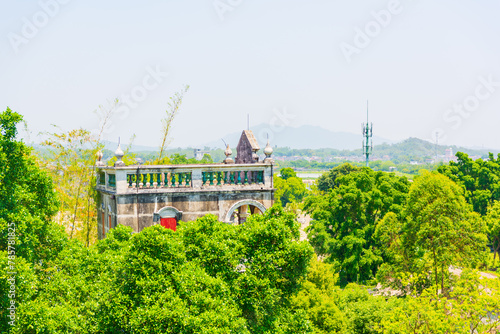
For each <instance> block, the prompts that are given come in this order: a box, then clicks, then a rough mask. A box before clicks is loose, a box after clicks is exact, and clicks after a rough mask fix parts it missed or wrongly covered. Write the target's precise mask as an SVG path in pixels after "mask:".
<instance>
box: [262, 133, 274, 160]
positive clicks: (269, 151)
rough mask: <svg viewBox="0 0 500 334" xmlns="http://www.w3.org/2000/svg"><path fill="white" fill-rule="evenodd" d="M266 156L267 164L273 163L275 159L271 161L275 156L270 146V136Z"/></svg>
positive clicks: (265, 151)
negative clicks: (272, 155) (272, 156)
mask: <svg viewBox="0 0 500 334" xmlns="http://www.w3.org/2000/svg"><path fill="white" fill-rule="evenodd" d="M264 154H265V155H266V158H265V159H264V162H265V163H273V162H274V161H273V159H271V154H273V148H272V147H271V145H269V135H268V136H267V145H266V148H264Z"/></svg>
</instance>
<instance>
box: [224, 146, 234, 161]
mask: <svg viewBox="0 0 500 334" xmlns="http://www.w3.org/2000/svg"><path fill="white" fill-rule="evenodd" d="M224 154H225V155H226V159H224V163H225V164H232V163H234V161H233V159H231V158H230V155H231V154H233V151H232V150H231V148H230V147H229V145H227V146H226V150H225V151H224Z"/></svg>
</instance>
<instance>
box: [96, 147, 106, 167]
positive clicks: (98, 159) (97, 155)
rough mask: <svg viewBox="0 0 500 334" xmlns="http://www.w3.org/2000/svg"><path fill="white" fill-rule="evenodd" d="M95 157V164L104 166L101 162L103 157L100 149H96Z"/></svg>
mask: <svg viewBox="0 0 500 334" xmlns="http://www.w3.org/2000/svg"><path fill="white" fill-rule="evenodd" d="M96 157H97V162H96V164H95V165H96V166H104V162H102V157H103V154H102V150H99V151H97V153H96Z"/></svg>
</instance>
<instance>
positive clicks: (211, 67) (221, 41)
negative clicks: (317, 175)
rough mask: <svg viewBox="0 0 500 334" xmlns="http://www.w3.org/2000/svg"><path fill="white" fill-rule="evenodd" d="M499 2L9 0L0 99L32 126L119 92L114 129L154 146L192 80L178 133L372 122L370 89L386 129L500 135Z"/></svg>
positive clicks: (377, 129)
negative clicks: (173, 103) (176, 96)
mask: <svg viewBox="0 0 500 334" xmlns="http://www.w3.org/2000/svg"><path fill="white" fill-rule="evenodd" d="M499 15H500V2H499V1H493V0H484V1H477V0H475V1H472V0H469V1H465V0H440V1H436V0H433V1H431V0H401V1H373V0H372V1H327V0H308V1H305V0H302V1H298V0H286V1H285V0H267V1H264V0H252V1H250V0H216V1H214V0H192V1H190V0H184V1H180V0H177V1H174V0H164V1H147V0H143V1H130V0H121V1H117V0H109V1H95V0H86V1H81V0H41V1H27V0H23V1H6V0H0V51H1V52H0V107H1V109H2V110H4V109H5V108H6V107H7V106H9V107H10V108H12V109H13V110H15V111H17V112H19V113H21V114H23V115H24V116H25V119H26V120H27V121H28V124H29V127H30V129H31V130H32V131H33V133H37V132H39V131H46V130H49V129H50V125H51V124H56V125H59V126H61V127H62V128H64V129H66V130H69V129H72V128H78V127H83V128H87V129H97V128H98V127H99V118H98V116H97V115H96V114H95V113H94V110H96V109H97V108H98V106H99V105H103V106H104V108H106V106H107V105H108V103H109V101H112V100H113V99H115V98H120V99H121V101H122V105H121V107H120V108H119V109H118V110H117V113H116V115H115V117H114V119H113V121H112V124H111V127H110V128H108V130H107V131H106V132H107V133H106V139H108V140H113V141H116V140H117V138H118V136H121V137H122V138H123V139H122V140H124V141H128V138H129V137H130V136H131V135H132V134H133V133H135V134H136V135H137V137H136V141H135V143H136V144H140V145H149V146H155V145H158V143H159V140H160V133H159V131H160V127H161V125H160V119H161V118H162V117H163V115H164V110H165V108H166V105H167V102H168V101H169V97H170V96H172V94H173V93H174V92H176V91H179V90H180V89H181V88H182V86H183V85H184V84H189V85H190V86H191V88H190V90H189V92H188V93H187V94H186V95H185V98H184V103H183V105H182V108H181V112H180V114H179V115H178V118H177V119H176V120H175V123H174V129H173V132H172V135H173V138H174V141H173V142H172V144H171V146H175V147H177V146H188V145H196V144H201V143H205V142H209V141H212V140H214V139H217V138H220V137H221V136H223V135H225V134H227V133H230V132H235V131H240V130H242V129H244V128H245V127H246V122H247V120H246V119H247V114H250V115H251V116H250V123H251V125H252V124H253V125H256V124H259V123H269V124H270V125H269V130H270V131H272V132H274V133H275V135H279V131H280V129H281V126H282V125H289V126H300V125H303V124H311V125H318V126H322V127H324V128H326V129H329V130H333V131H345V132H353V133H360V123H361V122H363V121H364V120H365V109H366V100H367V99H368V100H369V101H370V118H371V121H373V123H374V133H375V134H376V135H378V136H380V137H385V138H389V139H393V140H400V139H405V138H408V137H419V138H422V139H428V140H431V139H432V138H433V137H434V136H435V133H436V132H439V136H440V143H446V144H457V145H466V146H479V147H481V146H484V147H492V148H497V149H500V131H499V123H500V112H499V111H500V43H499V35H500V34H499V33H500V20H499V19H498V17H499ZM167 73H168V74H167ZM360 136H361V135H360ZM304 140H305V141H307V138H304ZM360 142H361V140H360ZM233 144H234V145H235V144H236V143H233ZM325 146H328V143H325Z"/></svg>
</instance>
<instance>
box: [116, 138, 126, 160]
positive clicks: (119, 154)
mask: <svg viewBox="0 0 500 334" xmlns="http://www.w3.org/2000/svg"><path fill="white" fill-rule="evenodd" d="M124 155H125V154H124V153H123V151H122V148H121V146H120V137H118V147H117V148H116V151H115V157H116V162H115V167H121V166H125V163H124V162H123V161H122V158H123V156H124Z"/></svg>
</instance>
